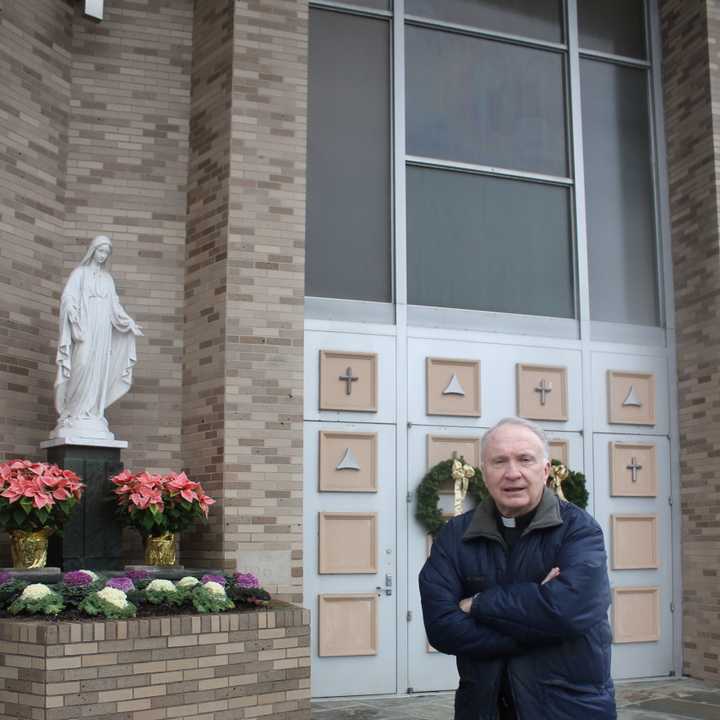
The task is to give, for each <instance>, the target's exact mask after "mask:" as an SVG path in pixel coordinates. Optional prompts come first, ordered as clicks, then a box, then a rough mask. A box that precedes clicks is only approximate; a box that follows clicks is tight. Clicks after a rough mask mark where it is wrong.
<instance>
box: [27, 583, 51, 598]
mask: <svg viewBox="0 0 720 720" xmlns="http://www.w3.org/2000/svg"><path fill="white" fill-rule="evenodd" d="M51 593H52V590H51V589H50V588H49V587H48V586H47V585H43V584H42V583H34V584H33V585H28V586H27V587H26V588H25V589H24V590H23V591H22V595H21V596H20V597H21V598H22V599H23V600H42V599H43V598H44V597H47V596H48V595H50V594H51Z"/></svg>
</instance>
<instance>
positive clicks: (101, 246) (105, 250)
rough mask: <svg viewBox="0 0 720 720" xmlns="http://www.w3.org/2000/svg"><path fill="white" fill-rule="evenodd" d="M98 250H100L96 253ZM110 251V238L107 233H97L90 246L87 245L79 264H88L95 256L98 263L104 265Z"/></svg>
mask: <svg viewBox="0 0 720 720" xmlns="http://www.w3.org/2000/svg"><path fill="white" fill-rule="evenodd" d="M98 251H100V252H99V253H98ZM96 253H97V255H96ZM110 253H112V241H111V240H110V238H109V237H108V236H107V235H97V236H96V237H95V238H94V239H93V241H92V242H91V243H90V247H88V249H87V252H86V253H85V257H83V259H82V262H81V263H80V264H81V265H89V264H90V263H91V262H92V261H93V258H95V260H96V261H97V262H98V263H99V264H100V265H104V264H105V261H106V260H107V259H108V258H109V257H110Z"/></svg>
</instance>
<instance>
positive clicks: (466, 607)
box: [460, 595, 475, 613]
mask: <svg viewBox="0 0 720 720" xmlns="http://www.w3.org/2000/svg"><path fill="white" fill-rule="evenodd" d="M474 598H475V596H474V595H473V597H469V598H463V599H462V600H461V601H460V609H461V610H462V611H463V612H464V613H469V612H470V608H471V607H472V602H473V599H474Z"/></svg>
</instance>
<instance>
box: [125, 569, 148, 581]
mask: <svg viewBox="0 0 720 720" xmlns="http://www.w3.org/2000/svg"><path fill="white" fill-rule="evenodd" d="M125 577H128V578H130V579H131V580H132V581H133V582H137V581H138V580H147V579H149V578H150V573H149V572H148V571H147V570H128V571H127V572H126V573H125Z"/></svg>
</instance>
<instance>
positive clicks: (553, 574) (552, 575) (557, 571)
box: [540, 567, 560, 585]
mask: <svg viewBox="0 0 720 720" xmlns="http://www.w3.org/2000/svg"><path fill="white" fill-rule="evenodd" d="M559 574H560V568H558V567H554V568H553V569H552V570H551V571H550V572H549V573H548V574H547V575H546V576H545V579H544V580H543V581H542V582H541V583H540V584H541V585H544V584H545V583H549V582H550V581H551V580H554V579H555V578H556V577H557V576H558V575H559Z"/></svg>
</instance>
